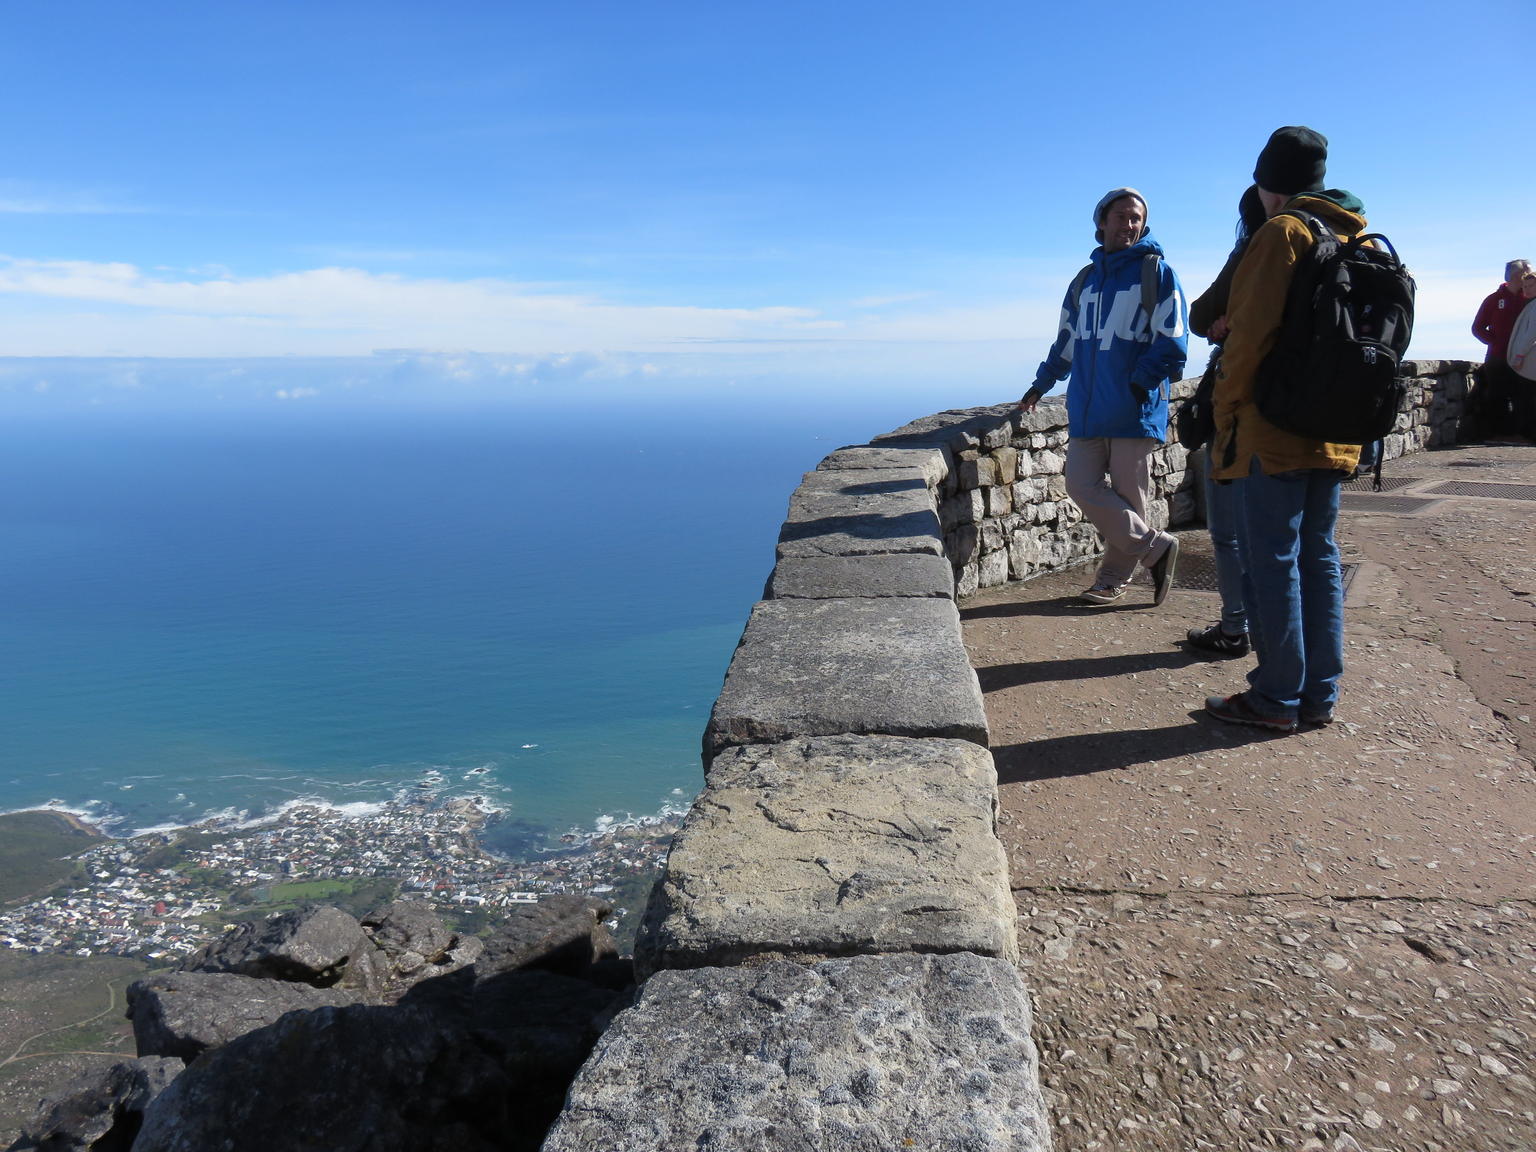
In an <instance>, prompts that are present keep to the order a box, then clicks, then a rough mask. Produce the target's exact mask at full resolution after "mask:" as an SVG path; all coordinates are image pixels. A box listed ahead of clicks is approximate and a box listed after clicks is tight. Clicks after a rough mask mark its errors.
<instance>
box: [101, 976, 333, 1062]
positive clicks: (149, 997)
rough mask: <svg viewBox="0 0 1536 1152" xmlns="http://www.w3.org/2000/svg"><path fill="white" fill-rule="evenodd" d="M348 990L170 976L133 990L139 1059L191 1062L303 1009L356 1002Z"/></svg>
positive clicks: (132, 1010) (132, 1012)
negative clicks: (209, 1050)
mask: <svg viewBox="0 0 1536 1152" xmlns="http://www.w3.org/2000/svg"><path fill="white" fill-rule="evenodd" d="M358 998H359V994H358V993H357V992H356V991H355V990H353V989H348V988H313V987H311V986H309V985H308V984H294V983H291V982H289V981H284V980H258V979H256V978H255V977H252V976H236V975H235V974H234V973H231V972H167V973H163V974H161V975H159V976H152V977H150V978H149V979H147V980H139V981H137V982H136V983H134V984H132V985H130V986H129V988H128V1018H129V1019H130V1020H131V1021H133V1039H134V1044H135V1045H136V1047H137V1048H138V1053H139V1055H140V1056H175V1057H179V1058H180V1059H182V1060H185V1061H187V1062H188V1063H191V1061H192V1060H194V1059H195V1058H196V1057H197V1055H198V1053H200V1052H202V1051H203V1050H204V1049H206V1048H217V1047H219V1046H220V1045H222V1044H227V1043H229V1042H230V1041H231V1040H233V1039H235V1037H237V1036H244V1035H245V1034H246V1033H247V1032H254V1031H255V1030H256V1029H257V1028H262V1027H265V1026H266V1025H268V1024H271V1023H273V1022H275V1021H276V1020H277V1019H279V1018H280V1017H281V1016H283V1015H284V1014H285V1013H288V1012H293V1011H297V1010H302V1009H311V1008H323V1007H338V1006H341V1005H344V1004H353V1003H356V1002H357V1000H358Z"/></svg>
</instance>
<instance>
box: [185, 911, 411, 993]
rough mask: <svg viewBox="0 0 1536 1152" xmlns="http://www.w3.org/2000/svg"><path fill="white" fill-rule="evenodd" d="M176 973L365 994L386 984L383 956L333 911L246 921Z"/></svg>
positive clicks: (351, 921) (348, 920)
mask: <svg viewBox="0 0 1536 1152" xmlns="http://www.w3.org/2000/svg"><path fill="white" fill-rule="evenodd" d="M178 971H182V972H232V973H234V974H236V975H238V976H255V977H258V978H261V979H266V980H287V981H292V982H294V983H298V984H309V985H312V986H313V987H316V988H329V987H332V986H333V985H337V984H340V985H343V986H345V987H348V988H360V989H363V990H364V991H367V992H370V993H378V992H380V991H381V990H382V989H383V987H384V984H385V982H386V976H387V968H386V965H385V963H384V958H383V956H382V954H381V953H380V951H379V949H378V948H377V947H376V946H375V945H374V943H373V941H372V940H370V939H369V938H368V934H367V933H365V932H364V931H363V926H362V925H361V924H359V923H358V922H357V921H356V920H354V919H353V918H352V917H351V916H348V915H347V914H346V913H345V912H343V911H341V910H340V909H339V908H305V909H301V910H298V911H294V912H284V913H282V914H281V915H279V916H274V917H272V918H271V919H270V920H267V921H265V922H263V923H255V922H252V921H247V922H245V923H243V924H240V925H238V926H237V927H235V928H234V929H232V930H231V931H229V932H226V933H225V934H224V935H223V936H221V937H220V938H219V939H217V940H215V941H214V942H213V943H211V944H207V945H205V946H204V947H202V948H200V949H198V950H197V951H196V952H194V953H193V954H192V955H191V956H189V957H187V959H185V960H184V961H182V963H181V964H180V965H179V967H178Z"/></svg>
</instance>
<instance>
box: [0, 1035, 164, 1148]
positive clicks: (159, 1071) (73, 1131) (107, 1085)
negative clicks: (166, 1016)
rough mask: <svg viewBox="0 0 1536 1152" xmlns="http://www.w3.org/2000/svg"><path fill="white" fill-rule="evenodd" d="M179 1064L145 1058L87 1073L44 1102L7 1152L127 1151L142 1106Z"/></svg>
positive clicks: (134, 1135)
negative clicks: (35, 1117)
mask: <svg viewBox="0 0 1536 1152" xmlns="http://www.w3.org/2000/svg"><path fill="white" fill-rule="evenodd" d="M182 1067H183V1065H182V1062H181V1061H180V1060H170V1059H162V1058H161V1057H158V1056H150V1057H146V1058H141V1059H138V1060H124V1061H122V1062H121V1063H119V1064H113V1065H111V1066H110V1067H107V1068H103V1069H101V1070H99V1071H94V1072H87V1073H85V1074H84V1075H82V1076H79V1077H77V1078H76V1079H75V1080H73V1081H71V1082H70V1083H69V1084H67V1085H66V1086H65V1087H64V1088H63V1089H61V1090H60V1091H59V1092H58V1093H57V1094H56V1095H54V1096H52V1097H50V1098H49V1099H47V1100H45V1101H44V1102H43V1105H42V1107H41V1108H40V1109H39V1110H38V1114H37V1119H36V1120H35V1121H34V1122H33V1123H31V1124H29V1125H27V1126H26V1127H25V1128H23V1129H22V1132H21V1137H20V1138H19V1139H18V1140H16V1141H15V1143H13V1144H12V1145H11V1146H10V1148H9V1149H7V1152H87V1150H89V1152H128V1150H129V1149H130V1148H131V1147H132V1146H133V1141H134V1138H135V1137H137V1136H138V1134H139V1128H140V1126H141V1124H142V1123H143V1119H144V1110H145V1109H146V1108H147V1107H149V1104H150V1102H151V1101H153V1100H154V1099H155V1097H157V1096H158V1095H160V1093H161V1092H163V1091H164V1090H165V1088H166V1086H167V1085H168V1084H170V1082H171V1081H172V1080H174V1079H175V1078H176V1076H177V1075H178V1074H179V1073H180V1072H181V1070H182Z"/></svg>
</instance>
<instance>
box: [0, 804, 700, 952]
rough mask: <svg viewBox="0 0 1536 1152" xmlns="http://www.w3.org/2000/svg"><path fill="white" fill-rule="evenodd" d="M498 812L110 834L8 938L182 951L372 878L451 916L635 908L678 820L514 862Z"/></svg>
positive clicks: (378, 815) (433, 809) (431, 807)
mask: <svg viewBox="0 0 1536 1152" xmlns="http://www.w3.org/2000/svg"><path fill="white" fill-rule="evenodd" d="M493 819H495V814H494V812H492V811H490V810H488V809H487V808H485V807H483V806H482V805H481V803H480V802H478V801H476V800H473V799H451V800H446V801H441V802H439V801H437V800H436V799H435V798H433V797H413V798H411V799H409V800H402V801H397V802H394V803H391V804H389V805H386V806H384V807H383V809H382V810H380V811H378V812H374V813H371V814H368V815H346V814H342V813H339V812H337V811H336V810H335V809H331V808H326V807H320V806H314V807H309V806H300V807H294V808H291V809H289V810H287V811H285V812H283V813H282V814H281V815H280V816H278V817H277V818H276V819H274V820H273V821H272V822H269V823H264V824H262V825H260V826H259V827H250V826H239V825H220V824H218V823H209V824H203V825H197V826H194V827H192V828H188V829H179V830H176V831H173V832H159V833H150V834H146V835H141V836H136V837H133V838H131V839H122V840H104V841H102V842H101V843H100V844H98V845H97V846H95V847H93V848H90V849H87V850H86V851H85V852H82V853H81V854H80V855H79V857H78V859H79V861H80V864H81V873H80V877H79V879H78V880H77V881H75V882H73V883H70V884H66V885H64V886H61V887H60V888H59V889H57V890H55V891H53V892H51V893H49V894H48V895H46V896H42V897H40V898H38V899H34V900H32V901H29V902H27V903H24V904H22V905H19V906H17V907H14V908H9V909H5V910H3V911H0V945H3V946H5V947H7V948H19V949H26V950H28V951H32V952H61V953H63V952H68V953H74V954H77V955H81V956H90V955H95V954H100V953H111V954H115V955H121V956H138V957H142V958H145V959H149V960H157V961H171V960H174V959H176V958H178V957H180V956H182V955H185V954H187V953H189V952H191V951H193V950H194V949H196V948H198V947H199V946H201V945H202V944H204V943H206V942H207V941H208V940H209V939H210V938H211V937H213V936H216V935H217V934H218V933H219V932H220V931H222V930H223V928H224V927H225V926H226V925H227V924H229V923H232V922H234V921H236V920H239V919H241V918H243V917H248V916H249V914H250V913H251V911H252V910H260V909H262V908H274V907H280V906H282V905H283V904H284V903H285V902H287V903H289V904H292V903H296V902H301V901H302V900H303V899H305V898H306V897H324V896H325V895H326V894H327V893H329V892H333V891H338V890H339V891H350V890H352V888H354V887H362V886H365V885H367V884H368V883H369V882H374V884H375V886H376V887H378V888H381V889H386V890H390V891H394V892H409V893H413V894H415V895H417V896H418V898H421V897H424V898H427V899H430V900H431V901H432V902H433V903H435V904H437V905H438V906H439V907H440V908H442V909H443V910H444V911H445V912H446V913H448V914H450V915H453V914H454V913H458V914H460V915H461V916H463V915H470V916H473V915H475V914H480V915H484V914H486V913H492V912H494V910H496V909H498V908H506V907H509V906H511V905H514V904H519V903H531V902H534V901H536V900H537V899H538V898H539V897H540V896H542V895H545V894H548V893H553V892H577V893H588V894H594V895H598V896H602V897H604V898H605V899H609V900H610V901H611V902H613V903H614V905H615V915H616V917H617V918H620V919H624V918H630V919H632V918H634V917H635V916H637V915H638V912H639V908H638V902H639V901H643V899H644V893H645V891H646V890H647V889H648V887H649V884H650V880H651V878H652V877H653V876H654V874H655V873H656V872H657V871H659V869H660V868H661V865H662V863H663V861H664V860H665V857H666V852H667V847H668V845H669V844H670V842H671V837H672V834H673V832H675V831H676V828H677V823H678V818H677V817H675V816H672V815H667V814H663V815H659V816H654V817H646V818H640V819H634V820H629V821H625V822H623V823H615V824H605V825H603V826H602V827H600V829H599V831H598V832H596V833H594V834H591V835H587V836H576V835H574V834H569V835H567V836H566V837H562V839H563V840H565V841H566V842H567V843H566V844H565V845H563V846H562V847H561V848H559V849H553V850H548V851H544V852H541V853H538V854H535V855H532V856H530V858H528V859H526V860H522V861H513V860H508V859H504V858H501V857H498V856H496V855H494V854H492V853H490V852H487V851H486V850H485V849H484V848H483V847H482V846H481V844H480V842H479V836H478V833H479V832H480V831H481V829H482V828H483V827H484V826H485V825H486V824H487V822H488V821H491V820H493ZM326 882H329V883H326ZM621 898H622V900H625V901H628V903H629V905H632V906H622V904H621Z"/></svg>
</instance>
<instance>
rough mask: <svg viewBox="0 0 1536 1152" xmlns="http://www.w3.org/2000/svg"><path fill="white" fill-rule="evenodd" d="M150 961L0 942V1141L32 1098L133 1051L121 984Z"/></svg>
mask: <svg viewBox="0 0 1536 1152" xmlns="http://www.w3.org/2000/svg"><path fill="white" fill-rule="evenodd" d="M151 970H152V969H151V966H150V965H148V964H146V963H144V962H143V961H140V960H133V959H128V958H125V957H121V956H91V957H81V956H59V955H34V954H32V953H28V952H13V951H11V950H9V949H5V948H0V1146H5V1145H7V1144H9V1143H10V1142H11V1140H13V1139H14V1138H15V1137H16V1134H17V1131H18V1129H19V1128H20V1126H21V1125H22V1124H24V1123H26V1122H27V1121H28V1120H29V1119H30V1118H31V1116H32V1113H33V1110H34V1109H35V1107H36V1105H37V1101H38V1099H40V1098H41V1097H42V1096H44V1095H46V1094H48V1093H49V1092H51V1091H53V1090H55V1089H56V1088H57V1087H59V1086H60V1085H61V1084H62V1083H63V1082H65V1081H67V1080H69V1079H70V1078H71V1077H72V1076H74V1075H76V1074H78V1073H80V1072H82V1071H85V1070H86V1069H88V1068H92V1067H100V1066H104V1065H107V1064H112V1063H115V1062H116V1061H117V1060H119V1059H124V1058H127V1057H130V1056H132V1055H133V1030H132V1028H131V1027H130V1026H129V1023H128V1021H127V1020H126V1019H124V1017H123V1009H124V1005H125V999H124V992H125V989H126V988H127V986H128V985H129V984H130V983H132V982H133V981H134V980H139V979H142V978H143V977H144V976H146V975H148V974H149V972H150V971H151Z"/></svg>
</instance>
